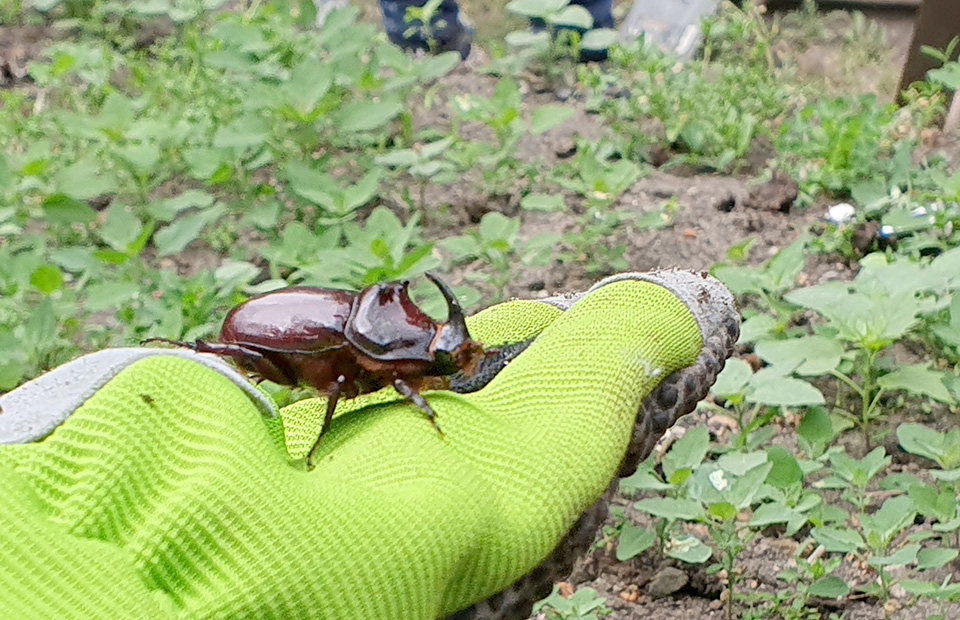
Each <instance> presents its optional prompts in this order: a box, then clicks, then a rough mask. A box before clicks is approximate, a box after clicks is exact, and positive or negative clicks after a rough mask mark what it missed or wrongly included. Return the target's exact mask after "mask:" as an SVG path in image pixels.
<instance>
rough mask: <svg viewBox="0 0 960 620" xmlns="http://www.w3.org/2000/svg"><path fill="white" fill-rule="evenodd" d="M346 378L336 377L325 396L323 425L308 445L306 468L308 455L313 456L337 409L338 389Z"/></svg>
mask: <svg viewBox="0 0 960 620" xmlns="http://www.w3.org/2000/svg"><path fill="white" fill-rule="evenodd" d="M346 380H347V378H346V377H345V376H343V375H340V376H339V377H337V381H336V383H334V384H333V390H332V391H331V392H330V394H329V395H328V396H327V412H326V414H325V415H324V416H323V426H321V427H320V433H319V434H318V435H317V439H316V441H314V442H313V445H312V446H310V451H309V452H307V459H306V461H307V469H310V457H312V456H313V453H314V451H316V449H317V446H319V445H320V440H321V439H323V434H324V433H326V432H327V430H328V429H329V428H330V422H331V421H332V420H333V412H334V411H336V409H337V401H338V400H340V391H341V388H343V383H344V381H346Z"/></svg>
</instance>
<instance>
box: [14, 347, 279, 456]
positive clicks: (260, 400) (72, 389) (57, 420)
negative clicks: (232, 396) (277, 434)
mask: <svg viewBox="0 0 960 620" xmlns="http://www.w3.org/2000/svg"><path fill="white" fill-rule="evenodd" d="M153 355H173V356H176V357H182V358H184V359H189V360H192V361H194V362H197V363H198V364H200V365H202V366H206V367H207V368H209V369H211V370H214V371H216V372H218V373H220V374H221V375H223V376H224V377H226V378H227V379H229V380H230V381H232V382H233V383H234V384H235V385H236V386H237V387H239V388H240V389H241V390H243V392H244V393H245V394H246V395H247V396H248V397H249V398H250V400H251V401H253V403H254V405H256V407H257V409H259V410H260V412H261V413H262V414H263V415H264V416H266V417H269V418H272V417H275V416H276V415H277V414H276V411H275V410H274V408H273V403H271V402H270V400H269V399H268V398H267V397H266V396H264V395H263V394H261V393H260V392H259V391H258V390H257V389H256V388H255V387H254V386H252V385H251V384H250V382H249V381H248V380H247V378H246V377H244V376H243V375H241V374H240V373H238V372H237V371H236V370H234V369H233V368H232V367H231V366H230V365H229V364H227V363H226V362H224V361H222V360H221V359H219V358H217V357H216V356H213V355H203V354H199V353H195V352H193V351H190V350H186V349H140V348H123V349H105V350H103V351H97V352H96V353H91V354H89V355H84V356H83V357H80V358H77V359H75V360H73V361H72V362H68V363H66V364H64V365H63V366H58V367H57V368H55V369H53V370H51V371H50V372H48V373H46V374H44V375H41V376H39V377H37V378H36V379H34V380H32V381H29V382H27V383H24V384H23V385H21V386H20V387H18V388H16V389H15V390H13V391H12V392H8V393H6V394H4V395H2V396H0V444H11V443H28V442H31V441H37V440H38V439H41V438H43V437H45V436H46V435H49V434H50V433H51V432H53V429H55V428H56V427H57V426H59V425H60V424H61V423H62V422H63V421H64V420H66V419H67V418H68V417H69V416H70V414H71V413H73V412H74V411H75V410H76V409H77V408H78V407H80V405H82V404H83V403H84V402H85V401H86V400H87V399H88V398H90V397H91V396H93V394H94V393H95V392H96V391H97V390H99V389H100V388H101V387H103V386H104V385H105V384H106V383H107V382H108V381H110V380H111V379H113V378H114V377H115V376H117V374H119V373H120V371H122V370H123V369H125V368H127V367H128V366H130V365H131V364H133V363H134V362H137V361H139V360H141V359H143V358H145V357H149V356H153Z"/></svg>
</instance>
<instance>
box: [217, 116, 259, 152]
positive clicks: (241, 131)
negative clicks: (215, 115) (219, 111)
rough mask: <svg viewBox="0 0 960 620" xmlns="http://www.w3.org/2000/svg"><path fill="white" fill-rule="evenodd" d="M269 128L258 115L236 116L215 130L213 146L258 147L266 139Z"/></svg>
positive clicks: (233, 147)
mask: <svg viewBox="0 0 960 620" xmlns="http://www.w3.org/2000/svg"><path fill="white" fill-rule="evenodd" d="M269 131H270V128H269V127H268V126H267V123H266V121H264V120H263V119H262V118H260V117H258V116H253V115H246V116H241V117H239V118H237V119H236V120H234V121H232V122H230V123H228V124H227V125H225V126H223V127H221V128H220V129H218V130H217V133H216V134H215V135H214V136H213V146H215V147H217V148H230V149H248V148H253V147H259V146H261V145H262V144H263V143H264V142H266V140H267V136H268V135H269Z"/></svg>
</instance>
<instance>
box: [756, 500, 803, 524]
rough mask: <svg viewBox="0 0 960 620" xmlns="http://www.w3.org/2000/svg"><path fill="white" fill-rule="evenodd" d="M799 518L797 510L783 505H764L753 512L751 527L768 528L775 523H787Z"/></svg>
mask: <svg viewBox="0 0 960 620" xmlns="http://www.w3.org/2000/svg"><path fill="white" fill-rule="evenodd" d="M797 516H798V514H797V512H796V511H795V510H793V509H791V508H789V507H787V506H784V505H783V504H762V505H760V506H759V507H758V508H757V509H756V510H754V511H753V517H752V518H751V519H750V527H766V526H767V525H773V524H774V523H787V522H788V521H790V520H791V519H794V518H796V517H797Z"/></svg>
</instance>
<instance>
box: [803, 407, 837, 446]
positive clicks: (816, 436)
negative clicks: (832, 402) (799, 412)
mask: <svg viewBox="0 0 960 620" xmlns="http://www.w3.org/2000/svg"><path fill="white" fill-rule="evenodd" d="M797 434H798V435H800V436H801V437H803V438H804V439H806V440H807V441H809V442H810V443H822V444H826V443H829V442H830V441H832V440H833V438H834V436H836V432H835V431H834V429H833V422H832V421H831V419H830V414H829V413H827V410H826V409H824V408H823V407H810V408H809V409H807V412H806V413H805V414H804V415H803V418H802V419H801V420H800V424H799V425H798V426H797Z"/></svg>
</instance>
